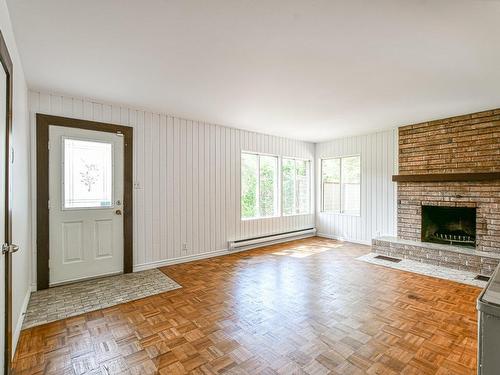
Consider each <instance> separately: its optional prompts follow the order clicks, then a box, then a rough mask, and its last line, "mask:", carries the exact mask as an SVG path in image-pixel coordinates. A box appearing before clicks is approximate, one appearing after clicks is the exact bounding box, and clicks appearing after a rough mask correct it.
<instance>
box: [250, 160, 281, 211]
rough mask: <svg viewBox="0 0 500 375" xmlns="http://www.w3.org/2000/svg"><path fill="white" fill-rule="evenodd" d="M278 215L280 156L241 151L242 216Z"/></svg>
mask: <svg viewBox="0 0 500 375" xmlns="http://www.w3.org/2000/svg"><path fill="white" fill-rule="evenodd" d="M277 215H278V158H277V157H276V156H269V155H258V154H250V153H244V152H243V153H241V218H242V219H254V218H261V217H272V216H277Z"/></svg>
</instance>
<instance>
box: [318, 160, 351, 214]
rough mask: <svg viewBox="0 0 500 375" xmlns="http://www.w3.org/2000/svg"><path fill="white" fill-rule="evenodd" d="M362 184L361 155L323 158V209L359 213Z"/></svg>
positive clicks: (325, 210)
mask: <svg viewBox="0 0 500 375" xmlns="http://www.w3.org/2000/svg"><path fill="white" fill-rule="evenodd" d="M360 186H361V158H360V156H359V155H358V156H347V157H341V158H332V159H322V160H321V204H322V206H321V211H323V212H336V213H344V214H350V215H359V214H360V210H361V188H360Z"/></svg>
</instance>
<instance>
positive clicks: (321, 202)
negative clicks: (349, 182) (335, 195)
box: [319, 154, 363, 217]
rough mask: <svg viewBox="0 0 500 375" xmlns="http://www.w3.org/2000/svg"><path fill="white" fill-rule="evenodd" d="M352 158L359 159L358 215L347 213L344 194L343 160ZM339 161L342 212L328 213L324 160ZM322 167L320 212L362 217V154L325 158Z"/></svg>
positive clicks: (321, 163) (321, 160) (320, 168)
mask: <svg viewBox="0 0 500 375" xmlns="http://www.w3.org/2000/svg"><path fill="white" fill-rule="evenodd" d="M352 157H359V212H357V213H352V212H345V211H344V192H343V190H344V189H343V184H342V159H345V158H352ZM334 159H338V160H339V165H340V182H339V184H340V210H339V211H327V210H325V209H324V207H325V204H324V191H323V160H334ZM319 162H320V165H319V170H320V173H319V190H320V212H322V213H326V214H336V215H344V216H357V217H359V216H361V208H362V203H363V202H362V200H361V184H362V183H363V180H362V179H363V174H362V173H361V171H362V163H361V154H353V155H342V156H333V157H324V158H321V159H320V160H319Z"/></svg>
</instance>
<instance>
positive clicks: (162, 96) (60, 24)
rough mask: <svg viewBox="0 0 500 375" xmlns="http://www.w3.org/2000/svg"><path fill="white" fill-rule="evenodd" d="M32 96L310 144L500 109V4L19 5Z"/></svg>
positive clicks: (50, 0)
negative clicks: (81, 99)
mask: <svg viewBox="0 0 500 375" xmlns="http://www.w3.org/2000/svg"><path fill="white" fill-rule="evenodd" d="M8 6H9V9H10V13H11V18H12V23H13V25H14V30H15V34H16V39H17V43H18V47H19V49H20V53H21V57H22V61H23V65H24V70H25V73H26V77H27V79H28V83H29V85H30V87H33V88H39V89H48V90H51V91H55V92H61V93H70V94H73V95H77V96H87V97H92V98H96V99H100V100H104V101H111V102H117V103H124V104H127V105H131V106H135V107H142V108H147V109H151V110H155V111H159V112H166V113H171V114H176V115H179V116H183V117H186V118H191V119H199V120H205V121H208V122H213V123H218V124H222V125H229V126H234V127H238V128H243V129H249V130H254V131H258V132H264V133H268V134H275V135H281V136H286V137H291V138H297V139H302V140H308V141H323V140H328V139H332V138H337V137H341V136H348V135H353V134H360V133H368V132H372V131H376V130H382V129H387V128H392V127H395V126H398V125H404V124H408V123H414V122H419V121H425V120H429V119H434V118H440V117H446V116H450V115H455V114H463V113H468V112H472V111H477V110H483V109H490V108H493V107H500V22H499V20H500V2H498V1H484V0H483V1H481V0H476V1H474V0H469V1H460V0H443V1H440V0H428V1H426V0H419V1H416V0H404V1H402V0H394V1H379V0H372V1H369V0H364V1H352V0H345V1H333V0H316V1H314V0H301V1H299V0H262V1H257V0H254V1H251V0H210V1H206V0H171V1H169V0H147V1H137V0H85V1H82V0H8Z"/></svg>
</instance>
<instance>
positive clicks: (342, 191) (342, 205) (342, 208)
mask: <svg viewBox="0 0 500 375" xmlns="http://www.w3.org/2000/svg"><path fill="white" fill-rule="evenodd" d="M342 159H343V158H340V213H341V214H343V213H344V180H343V174H342V169H343V168H342Z"/></svg>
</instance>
